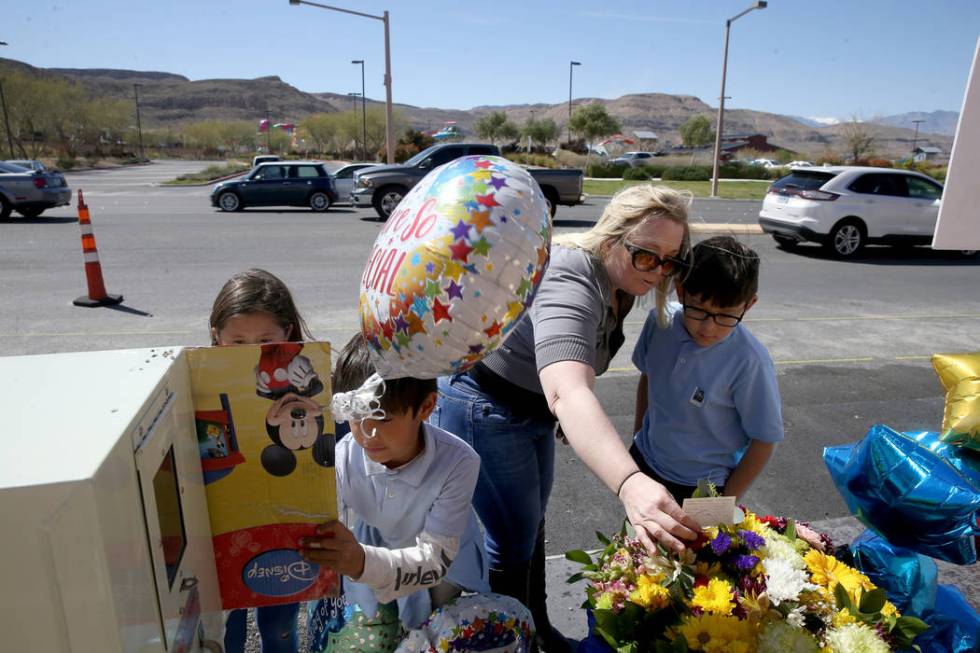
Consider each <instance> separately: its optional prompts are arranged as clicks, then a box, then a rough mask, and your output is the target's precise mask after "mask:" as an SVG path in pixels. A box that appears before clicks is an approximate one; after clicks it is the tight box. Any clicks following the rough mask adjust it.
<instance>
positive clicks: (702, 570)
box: [694, 560, 721, 578]
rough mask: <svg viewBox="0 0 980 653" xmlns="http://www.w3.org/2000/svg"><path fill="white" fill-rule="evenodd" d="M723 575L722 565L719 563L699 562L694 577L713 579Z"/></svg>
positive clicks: (695, 566) (695, 564)
mask: <svg viewBox="0 0 980 653" xmlns="http://www.w3.org/2000/svg"><path fill="white" fill-rule="evenodd" d="M720 573H721V564H720V563H717V562H712V563H707V562H704V561H703V560H699V561H697V562H696V563H694V576H695V577H697V578H711V577H712V576H717V575H719V574H720Z"/></svg>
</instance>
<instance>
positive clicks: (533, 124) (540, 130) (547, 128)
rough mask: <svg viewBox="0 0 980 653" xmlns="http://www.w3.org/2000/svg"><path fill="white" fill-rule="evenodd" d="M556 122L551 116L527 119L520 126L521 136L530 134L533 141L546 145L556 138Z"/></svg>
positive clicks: (557, 130)
mask: <svg viewBox="0 0 980 653" xmlns="http://www.w3.org/2000/svg"><path fill="white" fill-rule="evenodd" d="M559 133H560V131H559V129H558V123H556V122H555V121H554V120H552V119H551V118H542V119H538V120H528V121H527V122H525V123H524V126H523V127H522V128H521V134H522V135H523V136H530V137H531V140H532V141H534V142H535V143H538V144H541V145H546V144H548V143H550V142H551V141H553V140H555V139H557V138H558V135H559Z"/></svg>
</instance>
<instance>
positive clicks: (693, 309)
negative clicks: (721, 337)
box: [684, 304, 745, 328]
mask: <svg viewBox="0 0 980 653" xmlns="http://www.w3.org/2000/svg"><path fill="white" fill-rule="evenodd" d="M684 317H689V318H691V319H692V320H697V321H698V322H704V321H705V320H707V319H708V318H709V317H710V318H711V319H712V320H714V321H715V324H717V325H718V326H721V327H729V328H731V327H733V326H737V325H738V323H739V322H741V321H742V318H743V317H745V311H742V314H741V315H729V314H728V313H712V312H710V311H706V310H704V309H703V308H698V307H697V306H688V305H687V304H684Z"/></svg>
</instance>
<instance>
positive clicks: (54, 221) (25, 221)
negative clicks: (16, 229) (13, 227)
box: [0, 216, 78, 224]
mask: <svg viewBox="0 0 980 653" xmlns="http://www.w3.org/2000/svg"><path fill="white" fill-rule="evenodd" d="M4 222H7V223H14V224H67V223H69V222H78V218H55V217H51V218H42V217H37V218H19V217H15V216H11V217H9V218H7V219H6V220H0V224H2V223H4Z"/></svg>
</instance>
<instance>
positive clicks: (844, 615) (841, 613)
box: [833, 610, 857, 628]
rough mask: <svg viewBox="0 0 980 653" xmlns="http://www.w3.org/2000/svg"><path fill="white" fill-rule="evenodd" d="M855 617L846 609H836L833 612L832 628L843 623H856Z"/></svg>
mask: <svg viewBox="0 0 980 653" xmlns="http://www.w3.org/2000/svg"><path fill="white" fill-rule="evenodd" d="M856 623H857V618H856V617H855V616H854V615H852V614H851V613H850V612H849V611H848V610H838V611H837V612H835V613H834V617H833V625H834V628H837V627H839V626H843V625H845V624H856Z"/></svg>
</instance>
